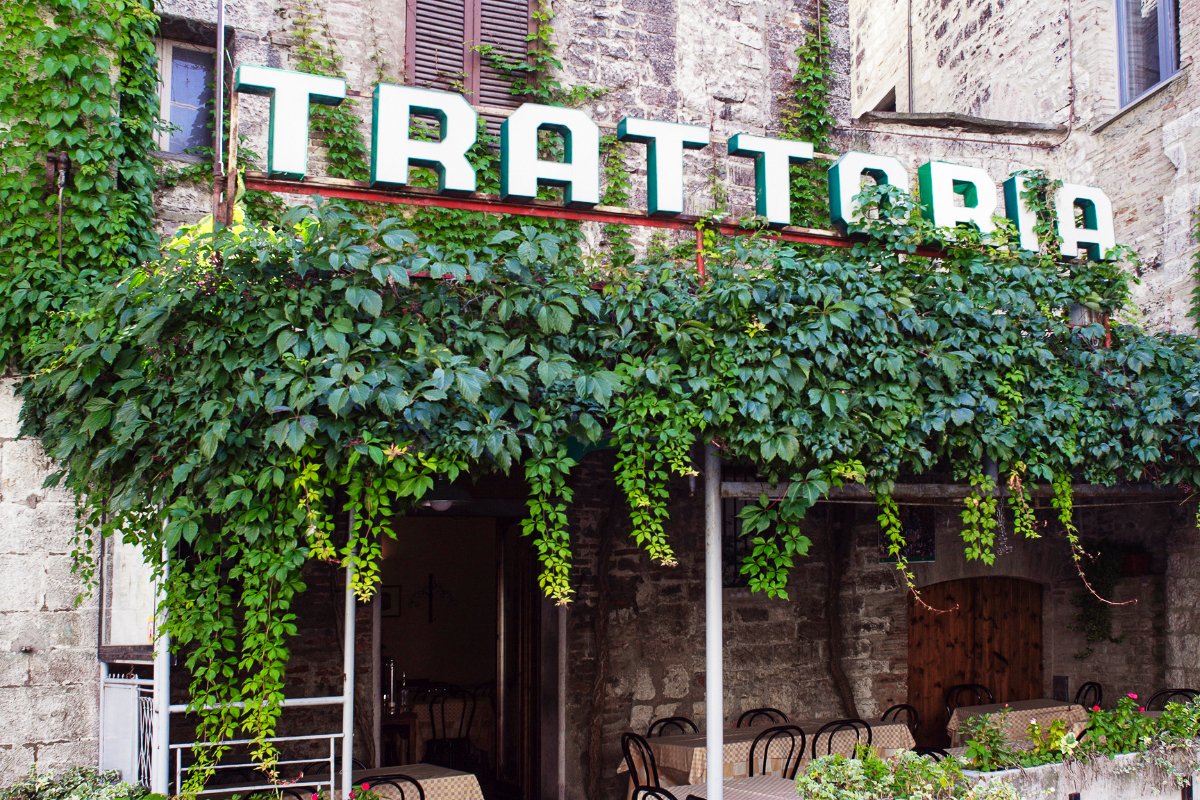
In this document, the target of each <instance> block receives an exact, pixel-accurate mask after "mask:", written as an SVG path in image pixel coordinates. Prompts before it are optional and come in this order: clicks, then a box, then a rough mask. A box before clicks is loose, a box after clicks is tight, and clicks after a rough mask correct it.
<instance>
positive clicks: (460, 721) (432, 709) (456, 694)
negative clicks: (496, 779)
mask: <svg viewBox="0 0 1200 800" xmlns="http://www.w3.org/2000/svg"><path fill="white" fill-rule="evenodd" d="M428 704H429V728H430V733H431V734H433V735H432V736H431V738H430V739H429V741H427V742H426V743H425V757H424V759H423V760H424V761H426V762H428V763H430V764H437V765H438V766H441V767H447V768H448V769H460V770H466V771H468V772H474V771H475V769H476V767H477V763H476V761H477V758H476V753H475V750H474V747H473V746H472V744H471V723H472V722H474V720H475V695H473V694H472V693H471V692H468V691H467V690H466V689H463V688H462V687H459V686H448V687H445V688H438V689H436V690H430V692H429V697H428Z"/></svg>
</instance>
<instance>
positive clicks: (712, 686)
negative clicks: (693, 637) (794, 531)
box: [704, 444, 725, 800]
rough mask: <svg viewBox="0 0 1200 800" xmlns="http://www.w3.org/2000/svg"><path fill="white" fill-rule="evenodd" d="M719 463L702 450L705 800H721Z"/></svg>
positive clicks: (722, 686) (712, 451)
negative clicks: (706, 793)
mask: <svg viewBox="0 0 1200 800" xmlns="http://www.w3.org/2000/svg"><path fill="white" fill-rule="evenodd" d="M721 590H722V589H721V460H720V459H719V458H718V457H717V448H715V447H713V446H712V445H711V444H707V445H705V446H704V666H705V672H706V679H705V684H704V703H705V725H706V726H707V731H706V734H707V741H706V747H707V752H706V753H705V758H706V759H707V764H708V800H724V796H725V787H724V783H723V780H722V779H723V778H724V777H725V768H724V767H725V675H724V671H723V670H724V654H725V647H724V641H723V636H722V631H721V627H722V624H721V623H722V610H721Z"/></svg>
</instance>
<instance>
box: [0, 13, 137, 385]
mask: <svg viewBox="0 0 1200 800" xmlns="http://www.w3.org/2000/svg"><path fill="white" fill-rule="evenodd" d="M0 29H2V30H3V31H4V34H3V36H0V120H3V121H4V122H3V124H0V253H3V254H4V255H3V259H4V266H5V268H4V270H3V271H2V272H0V296H3V297H4V301H3V303H0V362H2V363H3V364H4V365H5V367H7V368H10V369H11V368H13V367H17V368H20V365H21V364H22V362H23V356H24V355H25V353H26V352H27V351H28V349H29V347H30V346H31V345H33V344H36V343H37V342H40V341H42V340H44V339H46V338H47V337H49V336H50V335H52V333H53V331H54V329H55V328H56V327H57V326H58V324H59V323H58V318H59V315H60V314H61V313H62V312H63V310H64V309H66V308H67V307H68V306H70V305H71V303H72V301H73V300H75V299H77V298H80V297H82V296H85V295H86V294H87V292H88V291H89V287H90V285H91V283H93V282H94V280H95V278H96V276H97V275H100V274H106V273H113V272H116V271H120V270H124V269H128V268H129V267H130V266H132V265H134V264H136V263H137V262H139V261H141V260H144V259H149V258H153V257H154V256H155V255H156V252H157V237H156V236H155V234H154V229H153V217H154V215H153V208H152V199H153V198H152V193H153V189H154V185H155V177H154V169H153V165H152V163H151V161H150V159H149V158H148V155H147V154H148V152H149V151H150V149H151V147H152V146H153V133H154V130H155V127H156V125H157V119H158V116H157V111H158V100H157V80H158V78H157V72H156V71H155V50H154V41H153V36H154V34H155V32H156V30H157V18H156V17H155V16H154V14H153V13H152V12H151V10H150V4H149V3H143V2H136V1H135V0H104V1H103V2H83V0H37V1H36V2H28V3H4V4H3V5H2V6H0ZM60 154H63V155H65V156H66V158H67V159H69V173H67V174H66V177H65V180H64V181H63V183H62V187H61V192H60V191H59V186H58V182H57V180H56V176H55V174H54V171H53V168H52V167H50V166H48V165H49V163H50V161H51V159H55V158H56V157H57V156H58V155H60ZM60 198H61V199H60ZM60 232H61V234H60Z"/></svg>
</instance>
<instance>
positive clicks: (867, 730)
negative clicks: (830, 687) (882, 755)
mask: <svg viewBox="0 0 1200 800" xmlns="http://www.w3.org/2000/svg"><path fill="white" fill-rule="evenodd" d="M842 732H849V733H853V734H854V746H853V747H851V748H850V750H849V752H845V751H842V750H838V751H837V752H839V753H842V754H843V755H846V756H850V757H851V758H853V757H854V751H855V750H857V749H858V746H859V745H860V744H865V745H866V746H867V747H870V746H871V723H869V722H867V721H866V720H863V719H859V718H857V717H850V718H848V719H835V720H834V721H833V722H826V723H825V724H824V725H822V726H821V727H820V728H819V729H818V730H817V732H816V733H815V734H814V735H813V740H812V743H813V747H812V754H813V758H817V757H818V756H820V755H822V753H821V752H820V747H821V740H822V738H824V740H825V752H824V754H823V755H831V754H833V752H834V748H833V745H834V738H835V737H836V736H837V734H839V733H842ZM864 736H865V738H866V741H865V742H864V741H863V738H864ZM846 738H848V737H842V740H843V741H845V740H846Z"/></svg>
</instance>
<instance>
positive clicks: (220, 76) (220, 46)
mask: <svg viewBox="0 0 1200 800" xmlns="http://www.w3.org/2000/svg"><path fill="white" fill-rule="evenodd" d="M216 61H217V63H216V65H215V66H216V68H217V78H216V86H215V87H214V90H215V91H214V92H213V100H215V101H216V102H215V106H216V108H215V110H214V112H213V186H212V213H213V230H214V231H215V230H217V228H218V227H220V225H221V218H222V217H223V216H224V214H223V213H222V205H223V203H222V194H223V192H224V189H225V0H217V56H216Z"/></svg>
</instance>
